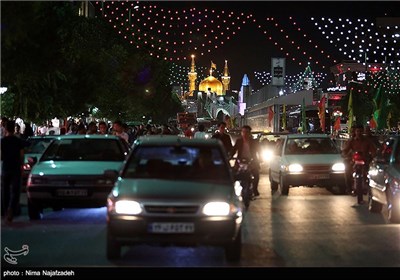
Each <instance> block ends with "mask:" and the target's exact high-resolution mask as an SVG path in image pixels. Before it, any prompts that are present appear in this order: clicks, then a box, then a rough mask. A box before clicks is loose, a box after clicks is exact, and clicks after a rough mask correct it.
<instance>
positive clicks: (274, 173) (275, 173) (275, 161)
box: [269, 137, 286, 182]
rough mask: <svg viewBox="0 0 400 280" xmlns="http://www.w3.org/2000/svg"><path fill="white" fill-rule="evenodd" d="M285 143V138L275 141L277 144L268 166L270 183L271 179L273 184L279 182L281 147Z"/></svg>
mask: <svg viewBox="0 0 400 280" xmlns="http://www.w3.org/2000/svg"><path fill="white" fill-rule="evenodd" d="M285 141H286V137H285V138H282V139H280V140H277V144H276V147H275V149H274V153H273V155H272V158H271V161H270V165H269V168H270V172H269V176H270V181H271V179H272V180H273V181H274V182H279V172H280V168H281V162H282V152H283V146H284V142H285Z"/></svg>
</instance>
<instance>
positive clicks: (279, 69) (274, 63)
mask: <svg viewBox="0 0 400 280" xmlns="http://www.w3.org/2000/svg"><path fill="white" fill-rule="evenodd" d="M271 75H272V82H271V84H272V85H273V86H284V85H285V58H272V59H271Z"/></svg>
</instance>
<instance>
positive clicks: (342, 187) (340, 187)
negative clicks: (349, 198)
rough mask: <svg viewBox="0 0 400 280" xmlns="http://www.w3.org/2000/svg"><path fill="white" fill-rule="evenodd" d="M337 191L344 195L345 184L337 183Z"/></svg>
mask: <svg viewBox="0 0 400 280" xmlns="http://www.w3.org/2000/svg"><path fill="white" fill-rule="evenodd" d="M337 187H338V193H337V194H339V195H344V194H346V184H343V185H338V186H337Z"/></svg>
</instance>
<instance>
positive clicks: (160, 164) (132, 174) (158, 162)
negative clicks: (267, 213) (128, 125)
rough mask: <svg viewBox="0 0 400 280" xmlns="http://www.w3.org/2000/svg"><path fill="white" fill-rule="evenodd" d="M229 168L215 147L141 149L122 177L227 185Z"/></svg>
mask: <svg viewBox="0 0 400 280" xmlns="http://www.w3.org/2000/svg"><path fill="white" fill-rule="evenodd" d="M229 168H230V167H229V165H228V163H227V162H226V161H225V159H224V155H223V154H222V153H221V150H220V149H217V148H208V147H207V148H200V147H190V146H184V147H182V146H178V147H171V146H141V147H138V148H137V149H136V150H135V151H134V153H133V154H132V156H131V157H130V159H129V161H128V163H127V165H126V168H125V170H124V172H123V175H122V177H124V178H157V179H171V180H191V179H194V180H195V181H210V180H212V181H217V182H224V183H228V182H230V175H229Z"/></svg>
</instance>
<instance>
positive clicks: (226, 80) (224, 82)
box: [221, 60, 231, 94]
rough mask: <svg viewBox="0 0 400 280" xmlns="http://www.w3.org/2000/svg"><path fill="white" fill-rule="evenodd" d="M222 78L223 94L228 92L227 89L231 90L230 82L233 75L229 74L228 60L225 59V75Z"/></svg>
mask: <svg viewBox="0 0 400 280" xmlns="http://www.w3.org/2000/svg"><path fill="white" fill-rule="evenodd" d="M221 79H222V85H223V87H224V88H223V90H222V92H223V94H225V93H226V91H227V90H229V84H230V81H231V77H230V76H229V70H228V60H225V67H224V75H223V76H222V77H221Z"/></svg>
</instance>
